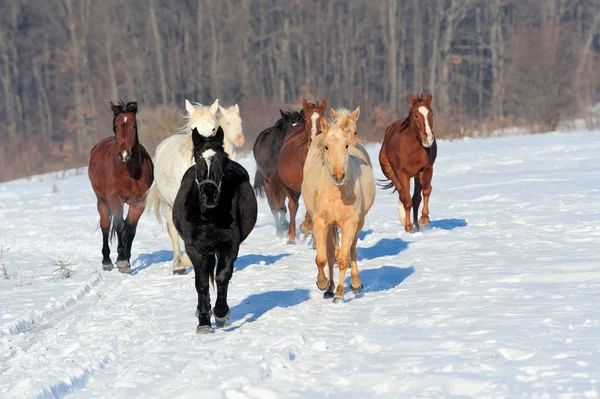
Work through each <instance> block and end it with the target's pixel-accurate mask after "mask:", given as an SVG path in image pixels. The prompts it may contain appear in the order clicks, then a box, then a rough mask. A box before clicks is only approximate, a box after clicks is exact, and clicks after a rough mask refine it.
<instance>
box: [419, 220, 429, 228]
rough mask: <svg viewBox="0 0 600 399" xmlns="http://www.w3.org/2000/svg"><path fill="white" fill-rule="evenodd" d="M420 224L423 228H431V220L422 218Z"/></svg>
mask: <svg viewBox="0 0 600 399" xmlns="http://www.w3.org/2000/svg"><path fill="white" fill-rule="evenodd" d="M419 224H420V225H421V227H422V228H424V229H426V228H427V227H429V218H427V219H423V218H421V220H419Z"/></svg>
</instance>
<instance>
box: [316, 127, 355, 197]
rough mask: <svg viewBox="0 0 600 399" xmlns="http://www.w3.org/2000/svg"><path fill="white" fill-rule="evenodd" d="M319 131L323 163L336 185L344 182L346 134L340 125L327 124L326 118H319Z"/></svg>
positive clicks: (346, 156) (346, 166)
mask: <svg viewBox="0 0 600 399" xmlns="http://www.w3.org/2000/svg"><path fill="white" fill-rule="evenodd" d="M321 131H322V132H323V134H324V137H323V139H322V140H321V142H322V145H323V151H324V155H325V156H324V158H325V165H326V166H327V169H328V171H329V173H330V175H331V178H332V179H333V184H334V185H335V186H336V187H342V186H343V185H344V184H346V180H347V178H348V173H347V172H348V164H349V159H350V155H349V153H348V146H349V143H348V136H347V135H346V133H345V132H344V130H343V129H342V127H341V126H340V125H337V124H335V123H334V124H333V125H331V126H330V125H329V123H328V122H327V119H325V118H323V119H321Z"/></svg>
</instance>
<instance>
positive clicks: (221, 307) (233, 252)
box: [213, 244, 239, 327]
mask: <svg viewBox="0 0 600 399" xmlns="http://www.w3.org/2000/svg"><path fill="white" fill-rule="evenodd" d="M238 250H239V247H236V245H234V244H228V245H227V246H226V247H225V248H221V249H219V264H218V265H217V278H216V281H217V301H216V303H215V308H214V309H213V313H214V314H215V321H216V323H217V327H228V326H230V325H231V323H230V321H229V306H228V305H227V288H228V287H229V280H231V276H232V274H233V262H235V260H236V259H237V254H238Z"/></svg>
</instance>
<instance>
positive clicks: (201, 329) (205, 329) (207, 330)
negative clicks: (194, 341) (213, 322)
mask: <svg viewBox="0 0 600 399" xmlns="http://www.w3.org/2000/svg"><path fill="white" fill-rule="evenodd" d="M214 332H215V330H213V328H212V327H211V326H198V327H196V333H197V334H212V333H214Z"/></svg>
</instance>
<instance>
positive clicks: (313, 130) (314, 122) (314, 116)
mask: <svg viewBox="0 0 600 399" xmlns="http://www.w3.org/2000/svg"><path fill="white" fill-rule="evenodd" d="M317 119H319V114H318V113H316V112H313V114H312V116H311V117H310V120H312V127H311V129H310V135H311V137H312V139H313V140H314V139H315V137H317Z"/></svg>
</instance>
